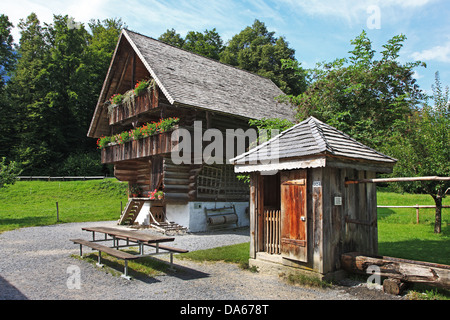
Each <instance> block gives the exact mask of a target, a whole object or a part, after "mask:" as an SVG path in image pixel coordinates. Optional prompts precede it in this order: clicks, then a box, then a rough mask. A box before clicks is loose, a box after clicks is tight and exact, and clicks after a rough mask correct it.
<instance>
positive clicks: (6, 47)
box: [0, 14, 16, 158]
mask: <svg viewBox="0 0 450 320" xmlns="http://www.w3.org/2000/svg"><path fill="white" fill-rule="evenodd" d="M12 27H13V24H12V23H11V22H9V19H8V17H7V16H5V15H3V14H2V15H0V115H1V116H0V158H1V157H8V158H9V157H10V155H11V150H10V149H11V146H12V145H14V144H15V140H16V139H15V137H16V128H15V127H14V126H12V125H11V124H12V123H15V122H16V121H15V116H14V112H12V110H11V103H10V97H9V95H8V92H7V90H6V86H7V80H8V77H9V76H10V75H11V72H13V71H14V67H15V64H16V52H15V48H14V44H13V38H12V35H11V28H12Z"/></svg>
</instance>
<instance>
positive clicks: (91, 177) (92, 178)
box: [17, 176, 113, 181]
mask: <svg viewBox="0 0 450 320" xmlns="http://www.w3.org/2000/svg"><path fill="white" fill-rule="evenodd" d="M106 178H113V177H108V176H64V177H50V176H18V177H17V180H47V181H55V180H57V181H66V180H100V179H106Z"/></svg>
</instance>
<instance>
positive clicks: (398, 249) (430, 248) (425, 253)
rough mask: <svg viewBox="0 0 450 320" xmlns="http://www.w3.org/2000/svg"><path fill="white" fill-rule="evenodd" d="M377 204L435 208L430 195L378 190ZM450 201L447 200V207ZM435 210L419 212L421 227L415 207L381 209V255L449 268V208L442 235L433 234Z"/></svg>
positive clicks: (445, 200) (443, 216)
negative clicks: (440, 264)
mask: <svg viewBox="0 0 450 320" xmlns="http://www.w3.org/2000/svg"><path fill="white" fill-rule="evenodd" d="M377 203H378V205H402V206H403V205H415V204H420V205H428V204H429V205H434V201H433V199H432V198H431V196H429V195H424V194H418V195H416V194H399V193H393V192H387V191H382V190H381V191H378V193H377ZM449 204H450V198H449V197H447V198H445V199H444V205H449ZM434 215H435V210H434V209H420V211H419V221H420V222H419V224H417V223H416V209H414V208H379V209H378V251H379V254H380V255H385V256H392V257H397V258H404V259H411V260H421V261H429V262H435V263H442V264H447V265H450V208H448V209H447V208H445V209H442V232H441V233H440V234H435V233H434Z"/></svg>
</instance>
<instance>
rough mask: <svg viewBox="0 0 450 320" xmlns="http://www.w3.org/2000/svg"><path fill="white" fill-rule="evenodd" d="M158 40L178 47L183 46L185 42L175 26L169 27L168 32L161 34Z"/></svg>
mask: <svg viewBox="0 0 450 320" xmlns="http://www.w3.org/2000/svg"><path fill="white" fill-rule="evenodd" d="M158 40H159V41H162V42H164V43H167V44H170V45H172V46H174V47H177V48H183V44H184V39H183V38H182V37H181V35H180V34H179V33H177V32H176V31H175V29H173V28H172V29H170V30H169V29H167V31H166V32H164V33H163V34H162V35H160V36H159V38H158Z"/></svg>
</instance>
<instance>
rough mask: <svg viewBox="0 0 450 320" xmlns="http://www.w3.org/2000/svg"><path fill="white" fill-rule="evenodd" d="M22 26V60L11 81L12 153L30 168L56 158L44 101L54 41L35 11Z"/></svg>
mask: <svg viewBox="0 0 450 320" xmlns="http://www.w3.org/2000/svg"><path fill="white" fill-rule="evenodd" d="M18 27H19V29H20V30H21V38H20V41H19V45H18V49H17V52H18V61H17V66H16V69H15V71H14V73H13V76H12V77H11V80H10V82H9V83H8V94H9V95H10V97H11V101H10V103H11V108H10V109H9V111H10V113H12V114H14V118H15V120H16V121H15V124H16V127H17V138H18V141H17V143H16V144H15V145H14V146H13V147H12V151H11V154H12V155H13V157H14V159H15V160H16V161H18V162H19V163H21V165H22V166H23V168H24V171H26V170H27V169H28V168H30V167H32V166H35V167H37V168H39V167H45V166H46V165H47V164H48V163H50V162H51V161H52V159H54V154H53V152H51V150H50V148H49V145H48V143H47V142H46V141H45V138H43V137H45V135H46V134H49V132H48V128H47V120H48V117H49V115H50V113H49V112H47V111H48V108H47V106H46V105H45V104H44V103H43V100H44V99H45V97H46V94H47V91H48V90H47V86H48V81H47V78H48V74H47V72H46V69H45V66H46V65H47V64H48V61H49V59H50V54H49V50H50V42H49V33H48V29H47V27H43V26H42V25H41V23H40V21H39V19H38V17H37V16H36V14H34V13H32V14H30V15H29V16H28V17H27V18H26V20H21V21H20V22H19V24H18ZM13 106H14V107H13Z"/></svg>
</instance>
